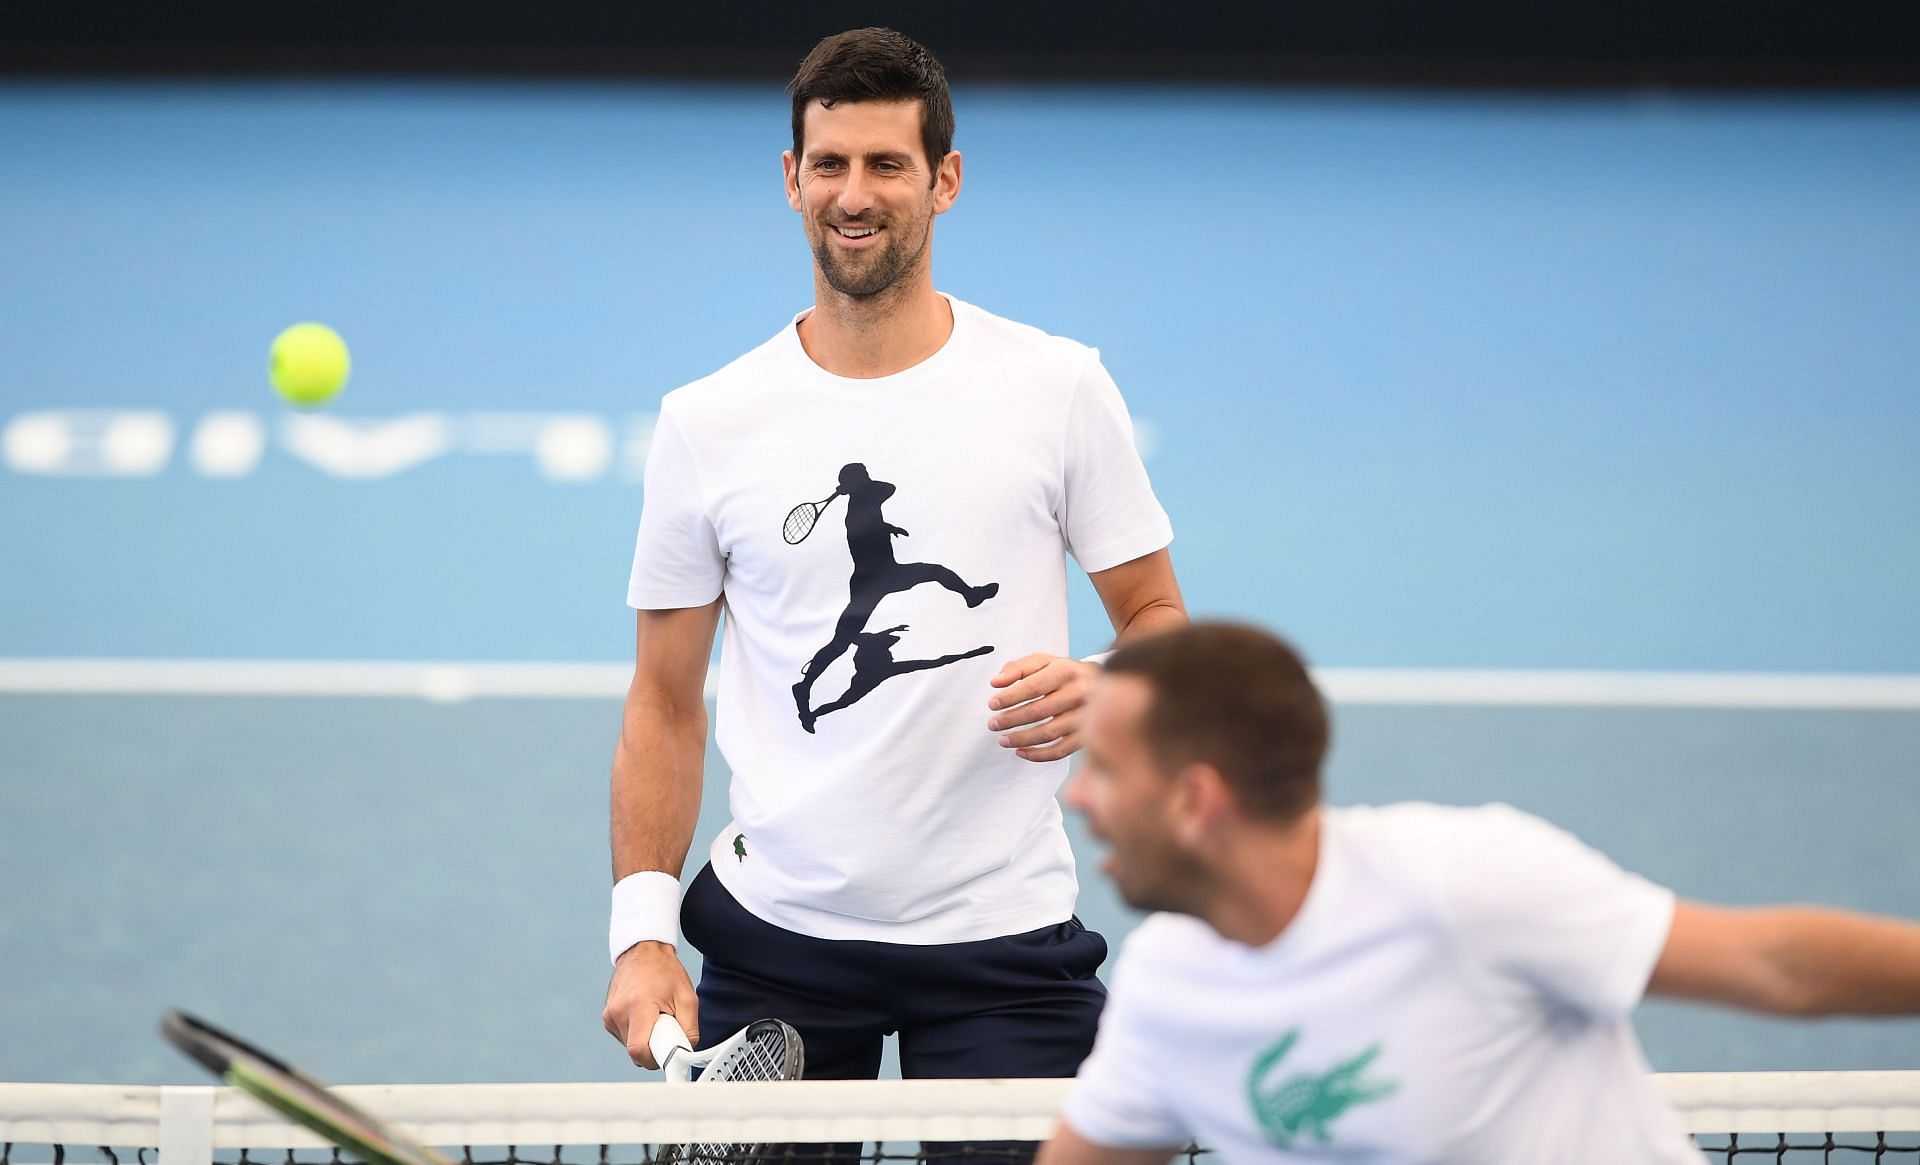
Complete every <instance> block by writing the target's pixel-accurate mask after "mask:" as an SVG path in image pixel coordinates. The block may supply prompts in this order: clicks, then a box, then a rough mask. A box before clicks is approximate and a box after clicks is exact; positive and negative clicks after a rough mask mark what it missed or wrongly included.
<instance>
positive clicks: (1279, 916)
mask: <svg viewBox="0 0 1920 1165" xmlns="http://www.w3.org/2000/svg"><path fill="white" fill-rule="evenodd" d="M1088 717H1089V722H1088V728H1087V744H1086V750H1085V753H1084V754H1083V762H1082V767H1081V769H1080V772H1079V773H1078V774H1077V775H1076V776H1075V777H1074V780H1073V781H1072V783H1071V784H1070V785H1069V786H1068V789H1067V798H1068V801H1069V803H1070V804H1072V805H1073V806H1074V807H1075V808H1077V809H1079V810H1081V811H1082V812H1084V813H1085V814H1086V815H1087V819H1088V822H1089V824H1090V825H1091V826H1092V828H1093V830H1094V832H1095V833H1096V834H1097V835H1099V836H1101V837H1102V838H1103V839H1104V840H1106V841H1107V842H1108V843H1109V844H1110V846H1111V852H1110V854H1109V856H1108V857H1107V859H1106V861H1105V864H1104V867H1103V868H1104V870H1105V871H1106V873H1107V874H1108V875H1109V876H1111V877H1112V878H1113V880H1114V882H1115V883H1116V884H1117V885H1118V887H1119V889H1120V891H1121V893H1122V894H1123V895H1124V896H1125V897H1126V899H1127V900H1128V901H1129V902H1131V903H1133V904H1134V905H1135V906H1138V907H1141V908H1143V909H1151V910H1158V911H1163V912H1165V913H1160V914H1156V915H1154V916H1153V917H1151V918H1149V919H1148V920H1147V921H1146V922H1145V923H1143V924H1141V926H1140V928H1139V929H1138V930H1137V931H1136V932H1134V934H1133V935H1131V936H1130V937H1129V938H1128V939H1127V942H1126V944H1125V946H1124V949H1123V952H1122V954H1121V957H1120V960H1119V963H1118V966H1117V968H1116V970H1115V972H1114V976H1113V979H1114V982H1113V993H1112V997H1111V999H1110V1000H1109V1002H1108V1006H1107V1010H1106V1012H1105V1014H1104V1015H1103V1016H1102V1018H1101V1022H1100V1035H1099V1039H1098V1042H1097V1043H1096V1045H1095V1048H1094V1052H1093V1055H1092V1056H1091V1057H1089V1058H1088V1060H1087V1062H1086V1063H1085V1064H1084V1065H1082V1067H1081V1070H1080V1073H1079V1078H1078V1080H1077V1081H1076V1082H1075V1084H1074V1086H1073V1088H1072V1090H1071V1092H1070V1094H1069V1098H1068V1100H1067V1103H1066V1106H1065V1110H1064V1112H1063V1115H1062V1120H1061V1123H1060V1125H1059V1127H1058V1129H1057V1131H1056V1133H1055V1135H1054V1138H1053V1139H1052V1141H1050V1142H1049V1143H1048V1145H1047V1146H1046V1148H1045V1149H1044V1150H1043V1153H1042V1157H1041V1163H1042V1165H1091V1163H1093V1162H1124V1163H1131V1165H1160V1163H1162V1162H1164V1161H1166V1160H1167V1159H1168V1157H1169V1156H1170V1155H1171V1154H1172V1153H1173V1152H1174V1151H1175V1150H1176V1149H1177V1147H1179V1146H1182V1145H1185V1144H1187V1143H1189V1142H1190V1141H1197V1142H1198V1143H1200V1144H1201V1145H1203V1146H1206V1147H1209V1148H1212V1149H1215V1150H1218V1151H1219V1152H1220V1153H1221V1155H1222V1156H1223V1157H1224V1158H1225V1159H1226V1160H1228V1161H1235V1162H1247V1161H1280V1160H1288V1159H1293V1158H1295V1157H1298V1158H1299V1159H1311V1160H1315V1161H1324V1160H1341V1161H1367V1162H1378V1163H1382V1165H1385V1163H1388V1162H1462V1163H1467V1162H1472V1163H1476V1165H1478V1163H1485V1162H1534V1161H1556V1162H1570V1163H1578V1162H1593V1163H1595V1165H1600V1163H1606V1165H1614V1163H1617V1162H1636V1163H1648V1162H1676V1163H1677V1162H1683V1161H1690V1162H1695V1163H1696V1165H1697V1163H1698V1162H1699V1160H1700V1156H1699V1154H1698V1153H1697V1152H1696V1151H1695V1150H1694V1148H1693V1147H1692V1145H1691V1143H1690V1142H1689V1141H1688V1139H1687V1137H1686V1136H1685V1134H1684V1133H1682V1132H1681V1130H1680V1127H1679V1125H1678V1123H1677V1122H1676V1120H1675V1118H1674V1116H1673V1114H1672V1112H1671V1111H1670V1110H1669V1108H1668V1107H1667V1105H1666V1104H1665V1102H1664V1101H1663V1100H1662V1098H1661V1097H1660V1096H1659V1095H1657V1094H1656V1092H1655V1091H1654V1088H1653V1085H1652V1081H1651V1080H1650V1078H1649V1074H1648V1069H1647V1064H1646V1062H1645V1060H1644V1059H1643V1058H1642V1056H1641V1053H1640V1048H1639V1044H1638V1042H1637V1041H1636V1040H1635V1038H1634V1034H1633V1029H1632V1027H1631V1025H1630V1023H1629V1020H1628V1016H1629V1013H1630V1012H1631V1011H1632V1009H1633V1007H1634V1005H1635V1004H1637V1003H1638V1002H1639V1000H1640V998H1641V997H1642V996H1643V995H1645V994H1648V993H1654V994H1661V995H1670V996H1679V997H1683V998H1689V999H1697V1000H1703V1001H1708V1002H1716V1003H1724V1004H1731V1005H1734V1006H1739V1007H1745V1008H1751V1009H1754V1010H1760V1011H1771V1012H1779V1013H1784V1014H1793V1015H1816V1014H1830V1013H1840V1012H1845V1013H1854V1014H1895V1013H1900V1014H1911V1013H1914V1012H1916V1011H1920V927H1917V926H1914V925H1911V924H1909V923H1905V922H1897V921H1893V920H1887V919H1877V918H1868V917H1862V916H1858V915H1850V914H1842V913H1839V912H1837V911H1830V910H1821V909H1814V908H1805V907H1792V908H1765V909H1744V910H1733V909H1723V908H1719V907H1712V906H1704V905H1700V904H1696V903H1692V902H1686V901H1676V900H1675V898H1674V896H1673V894H1672V893H1671V892H1669V891H1667V890H1664V889H1662V888H1660V887H1658V886H1655V885H1653V884H1652V883H1650V882H1648V881H1646V880H1645V879H1642V878H1640V877H1637V876H1635V875H1633V874H1629V873H1626V872H1625V871H1623V870H1621V869H1620V868H1619V867H1617V866H1615V865H1614V864H1613V863H1612V862H1610V861H1608V860H1607V859H1606V857H1604V856H1603V855H1601V854H1599V853H1597V852H1595V851H1594V850H1592V849H1589V848H1588V847H1586V846H1585V845H1582V844H1581V843H1580V842H1579V841H1577V840H1576V839H1575V838H1573V837H1572V836H1570V835H1569V834H1566V833H1564V832H1562V831H1560V830H1559V829H1556V828H1555V827H1553V826H1552V825H1549V824H1547V823H1546V822H1544V821H1541V820H1540V819H1538V818H1535V817H1532V816H1529V815H1527V814H1525V813H1521V812H1519V811H1518V810H1515V809H1512V808H1509V807H1507V806H1504V805H1488V806H1483V807H1480V808H1472V809H1463V808H1447V807H1442V806H1438V805H1426V804H1399V805H1388V806H1381V807H1377V808H1332V807H1324V806H1322V805H1321V804H1320V781H1319V773H1320V764H1321V759H1322V757H1323V755H1324V753H1325V751H1326V744H1327V736H1328V733H1327V716H1326V711H1325V707H1324V705H1323V703H1322V701H1321V698H1320V695H1319V693H1318V692H1317V691H1316V690H1315V689H1314V686H1313V682H1312V680H1311V678H1310V677H1309V675H1308V673H1307V669H1306V667H1305V665H1304V664H1303V663H1302V662H1301V660H1300V659H1299V657H1298V656H1297V655H1295V654H1294V652H1293V651H1292V650H1291V649H1290V648H1289V647H1287V645H1286V644H1284V643H1282V642H1281V641H1279V640H1278V639H1275V638H1274V637H1272V636H1270V635H1268V634H1266V633H1264V632H1261V631H1256V630H1253V629H1251V628H1245V627H1236V626H1231V625H1223V624H1202V625H1197V626H1194V627H1191V628H1187V629H1182V630H1176V631H1171V632H1168V633H1167V634H1164V635H1159V636H1155V637H1151V638H1148V639H1145V640H1142V641H1140V642H1137V643H1135V644H1131V645H1128V646H1126V647H1123V648H1121V649H1120V650H1119V651H1117V652H1116V653H1115V654H1114V656H1113V657H1112V658H1111V659H1110V660H1109V661H1108V662H1107V667H1106V672H1105V675H1104V676H1103V677H1102V678H1101V679H1100V680H1099V682H1098V683H1097V685H1096V688H1095V693H1094V696H1093V698H1092V700H1091V702H1090V704H1089V708H1088Z"/></svg>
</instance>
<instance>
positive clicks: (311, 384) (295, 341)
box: [267, 324, 353, 409]
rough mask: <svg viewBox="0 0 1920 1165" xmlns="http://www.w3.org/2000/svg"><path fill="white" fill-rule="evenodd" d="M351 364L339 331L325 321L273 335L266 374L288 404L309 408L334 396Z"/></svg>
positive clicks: (345, 380) (298, 325)
mask: <svg viewBox="0 0 1920 1165" xmlns="http://www.w3.org/2000/svg"><path fill="white" fill-rule="evenodd" d="M352 364H353V361H352V359H351V358H350V357H349V356H348V355H347V342H346V341H345V340H342V339H341V338H340V333H339V332H336V331H334V330H333V329H332V328H330V327H328V326H327V325H325V324H295V325H293V326H292V327H290V328H288V329H287V330H286V331H284V332H281V333H280V334H279V335H277V336H275V337H274V338H273V350H272V352H271V353H270V355H269V357H268V362H267V375H269V376H271V377H272V378H273V388H274V391H275V392H278V393H279V394H280V395H281V396H282V397H285V398H286V400H287V403H288V404H293V405H298V406H300V407H301V408H309V409H310V408H315V407H318V406H319V405H323V404H326V403H327V402H328V401H330V400H332V399H333V397H334V394H336V393H338V392H339V391H340V387H341V386H342V385H344V384H346V382H347V371H348V369H349V368H351V367H352Z"/></svg>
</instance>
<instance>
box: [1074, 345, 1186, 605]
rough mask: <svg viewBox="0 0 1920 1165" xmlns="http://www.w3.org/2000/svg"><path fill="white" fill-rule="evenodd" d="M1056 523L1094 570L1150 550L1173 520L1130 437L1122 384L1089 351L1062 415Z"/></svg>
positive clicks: (1166, 538) (1077, 556)
mask: <svg viewBox="0 0 1920 1165" xmlns="http://www.w3.org/2000/svg"><path fill="white" fill-rule="evenodd" d="M1061 497H1062V503H1061V513H1060V515H1059V518H1060V531H1061V533H1062V534H1063V535H1064V536H1065V537H1066V542H1067V548H1068V550H1069V551H1071V552H1072V554H1073V557H1074V561H1076V562H1078V563H1079V564H1080V569H1082V570H1084V571H1086V572H1087V573H1089V574H1092V573H1094V572H1096V571H1102V570H1106V569H1108V568H1109V567H1115V566H1119V565H1120V564H1121V563H1123V562H1131V561H1133V560H1134V559H1136V558H1139V557H1141V556H1142V555H1146V554H1151V553H1153V552H1154V551H1156V550H1159V549H1161V548H1163V547H1165V546H1166V545H1167V543H1169V542H1171V541H1173V524H1172V523H1171V522H1170V521H1168V520H1167V513H1166V511H1165V510H1163V509H1161V508H1160V502H1159V499H1157V498H1155V497H1154V496H1153V486H1152V485H1151V484H1149V482H1148V481H1147V469H1146V466H1144V465H1142V464H1141V463H1140V451H1139V449H1138V448H1136V447H1135V445H1134V441H1133V421H1132V419H1131V418H1130V417H1128V416H1127V406H1126V402H1125V401H1123V400H1121V399H1120V389H1119V388H1118V386H1116V385H1115V384H1114V383H1113V377H1111V376H1109V375H1107V370H1106V368H1105V367H1104V366H1103V365H1102V364H1101V363H1100V353H1098V352H1093V351H1090V352H1088V353H1087V363H1086V367H1085V368H1084V369H1083V370H1082V371H1081V373H1080V383H1079V386H1078V387H1077V388H1076V389H1075V390H1074V398H1073V405H1072V407H1071V409H1070V411H1069V412H1068V415H1067V448H1066V485H1065V489H1064V491H1063V493H1062V495H1061Z"/></svg>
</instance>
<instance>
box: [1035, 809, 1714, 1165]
mask: <svg viewBox="0 0 1920 1165" xmlns="http://www.w3.org/2000/svg"><path fill="white" fill-rule="evenodd" d="M1323 823H1324V826H1323V832H1322V834H1321V851H1320V857H1319V865H1318V868H1317V869H1316V870H1315V872H1314V879H1313V883H1312V886H1311V887H1310V888H1309V891H1308V894H1307V898H1306V901H1305V903H1304V904H1303V905H1302V907H1301V910H1300V913H1299V915H1298V916H1296V917H1295V919H1294V920H1293V922H1292V923H1291V924H1290V925H1289V926H1288V927H1287V929H1286V930H1285V931H1283V932H1282V933H1281V934H1280V936H1279V937H1278V938H1276V939H1274V940H1273V941H1272V942H1271V943H1269V944H1267V945H1266V946H1264V947H1259V948H1253V947H1247V946H1244V945H1242V944H1239V943H1235V942H1232V941H1230V940H1228V939H1225V938H1222V937H1221V936H1220V935H1219V934H1218V933H1216V932H1215V931H1214V930H1212V929H1211V928H1210V927H1208V926H1207V925H1206V924H1205V923H1203V922H1200V921H1199V920H1197V919H1194V918H1189V917H1185V916H1180V915H1172V914H1161V915H1155V916H1154V917H1153V918H1151V919H1149V920H1148V921H1147V922H1146V923H1144V924H1142V925H1141V927H1140V928H1139V929H1138V930H1136V931H1135V932H1134V933H1133V934H1132V935H1131V936H1129V938H1128V940H1127V942H1126V944H1125V947H1124V950H1123V953H1122V954H1121V957H1120V960H1119V963H1118V965H1117V968H1116V970H1115V974H1114V983H1113V992H1112V997H1111V999H1110V1000H1109V1003H1108V1006H1107V1009H1106V1013H1105V1014H1104V1015H1103V1016H1102V1019H1101V1024H1100V1035H1099V1039H1098V1042H1097V1043H1096V1045H1095V1047H1094V1051H1093V1054H1092V1056H1091V1057H1090V1058H1089V1059H1088V1060H1087V1062H1086V1064H1085V1065H1084V1066H1082V1068H1081V1070H1080V1075H1079V1079H1078V1081H1077V1082H1076V1083H1075V1085H1074V1087H1073V1090H1072V1092H1071V1095H1070V1099H1069V1101H1068V1103H1067V1106H1066V1110H1065V1116H1066V1119H1067V1121H1068V1123H1069V1124H1070V1125H1072V1127H1073V1128H1074V1129H1075V1131H1077V1132H1078V1133H1080V1135H1082V1136H1084V1137H1086V1138H1088V1139H1089V1140H1092V1141H1094V1142H1097V1143H1100V1144H1105V1145H1111V1146H1116V1147H1150V1146H1164V1145H1183V1144H1186V1143H1187V1142H1189V1141H1198V1142H1199V1143H1200V1144H1202V1145H1204V1146H1207V1147H1210V1148H1213V1149H1216V1150H1219V1151H1220V1152H1221V1154H1222V1155H1223V1159H1225V1160H1227V1161H1234V1162H1245V1161H1291V1160H1313V1161H1352V1162H1362V1161H1364V1162H1379V1163H1387V1162H1459V1163H1461V1165H1467V1163H1475V1165H1487V1163H1500V1165H1504V1163H1507V1162H1546V1161H1553V1162H1563V1163H1580V1162H1592V1163H1594V1165H1602V1163H1605V1165H1617V1163H1624V1162H1635V1163H1641V1165H1645V1163H1658V1165H1665V1163H1675V1165H1677V1163H1679V1162H1688V1163H1691V1165H1699V1162H1700V1160H1701V1156H1700V1154H1699V1153H1698V1152H1697V1151H1696V1150H1695V1149H1694V1148H1693V1146H1692V1143H1691V1141H1690V1140H1689V1139H1688V1138H1687V1136H1686V1134H1685V1133H1684V1132H1682V1131H1681V1129H1680V1126H1679V1124H1678V1122H1677V1120H1676V1118H1675V1117H1674V1115H1673V1113H1672V1112H1671V1110H1670V1109H1669V1107H1668V1106H1667V1104H1666V1102H1665V1101H1664V1099H1663V1098H1661V1097H1660V1096H1659V1095H1658V1093H1657V1092H1656V1091H1655V1089H1654V1087H1653V1084H1652V1082H1651V1080H1650V1079H1649V1073H1648V1067H1647V1063H1646V1061H1645V1059H1644V1057H1643V1056H1642V1055H1641V1052H1640V1047H1639V1043H1638V1041H1637V1040H1636V1039H1635V1037H1634V1034H1633V1029H1632V1026H1631V1024H1630V1022H1629V1020H1628V1015H1629V1013H1630V1012H1631V1011H1632V1009H1633V1007H1634V1005H1635V1004H1636V1003H1637V1002H1638V1001H1639V999H1640V997H1641V995H1642V994H1643V992H1644V991H1645V989H1646V984H1647V979H1648V977H1649V976H1650V975H1651V973H1652V970H1653V966H1654V963H1655V962H1656V961H1657V960H1658V958H1659V956H1660V952H1661V950H1662V949H1663V948H1664V947H1665V945H1666V937H1667V932H1668V929H1669V927H1670V926H1671V923H1672V918H1673V904H1674V898H1673V895H1672V894H1671V893H1670V892H1669V891H1667V890H1664V889H1662V888H1660V887H1658V886H1655V885H1653V884H1652V883H1650V882H1648V881H1646V880H1645V879H1642V878H1640V877H1637V876H1635V875H1633V874H1629V873H1626V872H1624V871H1622V870H1621V869H1619V868H1618V867H1617V866H1615V865H1614V864H1613V863H1612V862H1611V861H1609V860H1608V859H1607V858H1606V857H1604V856H1603V855H1601V854H1599V853H1598V852H1596V851H1594V850H1592V849H1590V848H1588V847H1587V846H1585V845H1583V844H1581V843H1580V842H1579V841H1578V840H1576V839H1575V838H1573V837H1572V836H1571V835H1569V834H1567V833H1565V832H1563V831H1561V830H1559V829H1557V828H1556V827H1554V826H1552V825H1549V824H1548V823H1546V822H1544V821H1541V820H1539V819H1538V818H1535V817H1531V816H1529V815H1527V814H1524V813H1521V812H1520V811H1518V810H1516V809H1513V808H1510V807H1508V806H1505V805H1488V806H1484V807H1481V808H1473V809H1461V808H1449V807H1442V806H1436V805H1425V804H1401V805H1390V806H1384V807H1379V808H1347V809H1335V808H1329V809H1327V810H1325V811H1324V817H1323Z"/></svg>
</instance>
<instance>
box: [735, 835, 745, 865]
mask: <svg viewBox="0 0 1920 1165" xmlns="http://www.w3.org/2000/svg"><path fill="white" fill-rule="evenodd" d="M733 856H734V857H736V858H738V859H740V860H741V861H743V862H744V861H746V860H747V835H746V834H744V833H736V834H734V835H733Z"/></svg>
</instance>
